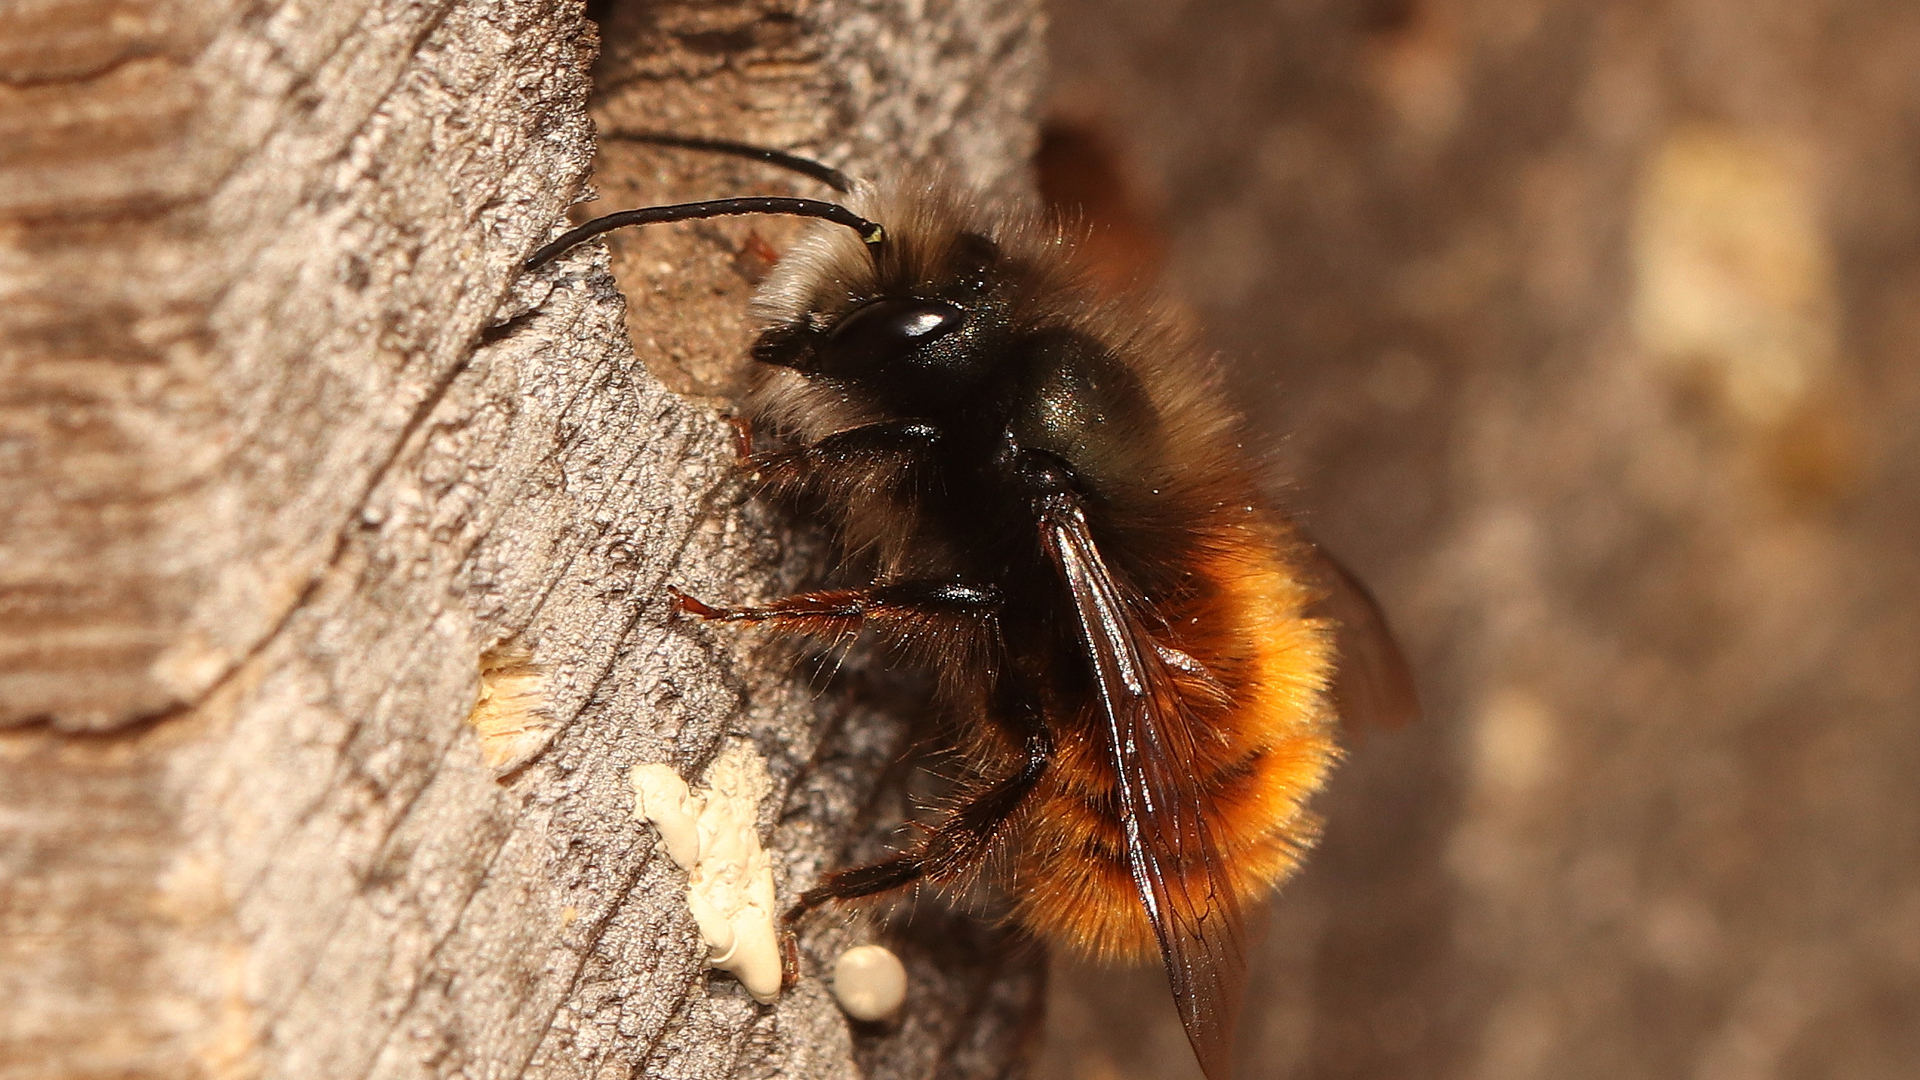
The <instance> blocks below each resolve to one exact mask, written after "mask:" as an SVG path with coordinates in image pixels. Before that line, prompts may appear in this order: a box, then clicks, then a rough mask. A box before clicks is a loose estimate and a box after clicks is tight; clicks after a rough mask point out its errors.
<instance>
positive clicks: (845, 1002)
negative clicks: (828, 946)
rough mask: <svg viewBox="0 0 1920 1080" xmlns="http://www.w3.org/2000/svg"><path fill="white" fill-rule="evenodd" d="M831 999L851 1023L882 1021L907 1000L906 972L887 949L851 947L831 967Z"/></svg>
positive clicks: (898, 959)
mask: <svg viewBox="0 0 1920 1080" xmlns="http://www.w3.org/2000/svg"><path fill="white" fill-rule="evenodd" d="M833 997H834V1000H835V1001H838V1002H839V1003H840V1007H841V1008H842V1009H844V1010H846V1013H847V1015H848V1016H851V1017H853V1018H854V1019H855V1020H865V1021H869V1022H871V1021H875V1020H885V1019H886V1018H887V1017H889V1016H892V1015H893V1014H894V1013H896V1012H898V1011H899V1010H900V1003H901V1002H903V1001H905V1000H906V998H907V969H906V966H905V965H903V964H901V963H900V958H899V957H897V956H895V955H893V951H892V950H891V949H888V948H886V947H885V946H881V945H855V946H854V947H853V948H851V949H848V950H847V951H846V952H843V953H841V954H840V959H839V960H836V961H834V965H833Z"/></svg>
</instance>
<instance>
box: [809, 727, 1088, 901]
mask: <svg viewBox="0 0 1920 1080" xmlns="http://www.w3.org/2000/svg"><path fill="white" fill-rule="evenodd" d="M1011 726H1013V727H1014V728H1015V729H1017V730H1018V731H1019V732H1020V733H1021V734H1022V735H1023V736H1024V739H1025V743H1026V761H1025V762H1024V763H1023V764H1022V765H1021V767H1020V771H1019V772H1016V773H1014V774H1013V775H1012V776H1007V777H1003V778H1001V779H999V780H996V781H995V782H993V783H992V784H990V785H988V786H987V787H986V789H985V790H982V791H980V792H979V793H977V794H975V795H974V796H973V797H972V798H970V799H968V800H967V801H966V802H964V803H962V804H961V805H960V806H959V807H957V808H956V809H955V810H954V811H953V812H952V813H950V814H948V815H947V817H946V819H945V820H943V821H941V822H940V824H938V825H936V826H934V827H933V830H932V831H931V832H930V833H929V834H928V835H927V837H926V839H925V840H923V841H922V842H921V843H920V844H919V846H918V848H917V850H915V851H914V852H912V853H911V854H907V855H899V856H895V857H894V858H891V859H887V860H885V861H883V862H877V863H873V864H871V865H868V866H856V867H854V868H853V869H851V870H842V871H840V872H839V873H836V874H829V875H827V879H826V880H825V881H823V882H821V883H820V884H819V885H817V886H815V887H814V888H811V889H808V890H807V891H806V892H804V893H802V894H800V899H799V900H798V901H797V902H796V903H795V904H794V905H793V907H792V908H791V909H789V910H788V911H787V914H786V921H787V922H789V923H792V922H795V921H796V920H798V919H799V918H800V917H801V916H803V915H805V914H806V913H807V912H809V911H811V910H813V909H814V908H816V907H819V906H820V905H821V904H824V903H826V902H828V901H830V900H858V899H860V898H862V897H866V896H878V895H879V894H881V893H886V892H892V891H893V890H895V889H899V888H902V887H904V886H907V885H911V884H913V883H914V882H916V881H918V880H920V879H921V878H930V879H932V880H934V881H946V880H949V879H951V878H954V877H958V876H959V875H961V874H963V873H965V872H966V871H968V870H970V869H972V868H973V867H974V866H976V865H978V864H979V863H980V861H981V860H982V859H984V858H986V857H987V855H988V853H989V852H991V851H992V850H993V846H994V844H995V842H997V841H998V840H999V839H1000V837H1001V835H1002V834H1003V832H1004V831H1005V827H1006V825H1007V823H1008V822H1010V821H1012V820H1013V816H1014V814H1015V813H1016V812H1017V811H1018V810H1019V809H1020V804H1021V803H1023V802H1025V801H1026V798H1027V796H1028V795H1029V794H1030V793H1031V792H1032V791H1033V789H1034V786H1035V785H1036V784H1038V783H1039V782H1040V777H1041V776H1042V775H1044V774H1045V773H1046V771H1047V764H1048V762H1050V761H1052V760H1053V734H1052V732H1050V731H1049V730H1048V729H1047V726H1046V724H1045V723H1044V722H1043V721H1042V720H1041V719H1040V713H1039V710H1038V709H1035V708H1030V707H1023V708H1021V709H1019V710H1017V711H1016V712H1015V715H1014V718H1013V723H1012V725H1011Z"/></svg>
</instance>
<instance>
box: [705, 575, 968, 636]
mask: <svg viewBox="0 0 1920 1080" xmlns="http://www.w3.org/2000/svg"><path fill="white" fill-rule="evenodd" d="M667 591H668V592H669V593H670V594H671V595H672V596H673V610H674V613H675V614H680V615H692V616H694V617H695V618H700V619H707V620H710V621H713V622H755V623H768V624H771V625H772V626H773V627H774V628H775V629H777V630H781V631H785V632H787V633H794V634H813V635H818V636H824V637H844V636H846V635H849V634H855V633H858V632H859V631H860V630H861V629H863V628H866V627H872V628H873V629H876V630H878V631H880V632H881V633H882V634H883V635H892V636H904V635H906V634H908V633H911V632H926V631H932V630H954V631H959V632H964V633H973V632H975V631H977V630H978V628H979V626H980V624H981V622H982V621H983V620H984V619H987V618H990V617H992V616H993V615H994V614H995V613H997V612H998V611H999V610H1000V604H1001V598H1000V590H998V589H995V588H993V587H991V586H988V587H975V586H971V585H956V584H954V583H953V582H951V581H900V582H894V583H892V584H888V585H876V586H874V587H872V588H870V589H823V590H821V591H819V592H808V593H800V594H799V595H797V596H788V597H783V598H781V599H779V600H775V601H773V602H772V603H769V604H764V605H761V606H759V607H738V608H730V607H716V606H714V605H712V604H707V603H703V602H702V601H699V600H696V599H694V598H693V597H691V596H688V595H687V594H686V593H683V592H681V591H680V590H679V589H673V588H669V589H668V590H667Z"/></svg>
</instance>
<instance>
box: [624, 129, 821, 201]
mask: <svg viewBox="0 0 1920 1080" xmlns="http://www.w3.org/2000/svg"><path fill="white" fill-rule="evenodd" d="M600 138H601V139H603V140H606V141H610V142H637V143H649V144H652V145H654V146H677V147H680V148H682V149H685V150H711V151H712V152H714V153H716V154H732V155H733V156H735V157H743V158H752V159H753V160H755V161H764V162H766V163H767V164H769V165H773V166H776V167H778V168H782V169H785V170H787V171H788V172H797V173H799V174H800V175H802V176H806V177H811V178H813V179H815V180H818V181H820V182H821V183H823V184H825V185H827V186H828V187H830V188H832V189H833V190H835V191H838V192H840V193H841V194H842V195H844V194H846V193H847V192H849V191H852V190H853V180H852V178H850V177H848V176H847V174H846V173H843V172H841V171H840V170H839V169H836V168H834V167H833V166H831V165H827V164H824V163H822V162H818V161H815V160H813V159H812V158H804V157H801V156H800V155H798V154H789V153H787V152H786V151H785V150H769V149H767V148H766V147H764V146H754V145H752V144H750V143H742V142H733V141H732V140H729V139H708V138H702V137H701V136H698V135H665V134H660V133H657V132H651V131H613V132H608V133H607V134H605V135H602V136H600Z"/></svg>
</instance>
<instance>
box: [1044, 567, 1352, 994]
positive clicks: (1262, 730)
mask: <svg viewBox="0 0 1920 1080" xmlns="http://www.w3.org/2000/svg"><path fill="white" fill-rule="evenodd" d="M1279 551H1280V548H1279V545H1278V544H1277V543H1272V544H1262V545H1259V546H1257V547H1245V548H1241V547H1236V548H1233V549H1229V550H1227V551H1225V552H1224V553H1222V554H1219V555H1217V556H1215V557H1213V558H1211V559H1209V560H1208V561H1207V562H1206V563H1205V564H1203V568H1202V570H1201V574H1200V576H1201V577H1202V578H1204V579H1205V582H1206V584H1207V586H1208V587H1206V588H1204V589H1202V590H1199V592H1200V593H1201V595H1199V596H1198V597H1197V598H1196V599H1194V600H1191V601H1189V602H1188V603H1187V604H1185V605H1184V608H1183V609H1173V610H1165V611H1163V612H1162V614H1163V615H1165V616H1167V622H1168V625H1169V626H1171V627H1173V628H1174V633H1175V634H1176V635H1178V640H1176V641H1165V642H1161V644H1163V645H1168V646H1171V647H1174V648H1178V649H1180V650H1182V651H1184V652H1186V653H1188V654H1189V655H1191V656H1193V657H1194V658H1195V659H1196V660H1198V661H1200V663H1201V664H1202V665H1204V666H1205V667H1206V668H1207V670H1208V672H1209V673H1210V674H1211V675H1212V677H1213V679H1214V680H1216V681H1217V683H1218V684H1219V685H1218V688H1217V689H1215V690H1214V691H1213V692H1212V693H1208V692H1206V691H1205V689H1204V688H1202V689H1193V688H1189V690H1188V692H1187V693H1185V695H1184V696H1185V698H1186V701H1187V704H1188V706H1189V714H1190V715H1191V716H1192V717H1193V728H1194V731H1195V735H1196V737H1195V739H1194V740H1193V741H1192V742H1191V743H1190V744H1188V745H1187V749H1186V751H1185V752H1186V753H1188V754H1190V755H1191V760H1186V761H1180V762H1175V763H1174V766H1175V768H1176V770H1177V772H1176V775H1181V776H1190V777H1193V778H1194V779H1193V781H1192V787H1191V789H1190V790H1192V791H1193V792H1194V794H1195V796H1196V798H1197V801H1198V802H1199V804H1200V806H1201V808H1202V812H1203V813H1204V814H1205V816H1206V819H1207V823H1208V826H1209V831H1210V833H1211V835H1212V836H1213V838H1214V841H1215V843H1216V844H1217V846H1218V847H1219V849H1220V852H1221V855H1222V856H1223V857H1222V858H1221V859H1220V860H1219V863H1220V866H1221V871H1220V872H1221V873H1222V875H1223V876H1224V877H1225V878H1226V880H1227V884H1228V885H1229V886H1230V888H1231V890H1232V892H1233V894H1234V895H1235V897H1236V898H1237V899H1238V900H1240V901H1242V902H1243V903H1244V902H1248V901H1252V900H1255V899H1258V898H1259V897H1261V896H1263V895H1265V894H1266V893H1267V892H1268V891H1269V890H1270V889H1271V888H1272V887H1273V886H1275V885H1277V884H1278V883H1279V882H1281V881H1283V880H1284V879H1285V878H1286V877H1287V876H1288V875H1290V874H1291V873H1292V872H1293V870H1294V868H1295V867H1296V866H1298V864H1299V861H1300V858H1301V855H1302V854H1303V853H1304V851H1305V849H1306V848H1307V847H1309V846H1311V845H1312V843H1313V841H1314V839H1315V837H1316V835H1317V832H1318V826H1317V821H1316V819H1315V818H1314V816H1313V815H1312V814H1311V812H1309V811H1308V809H1307V806H1306V803H1307V800H1308V798H1309V797H1310V796H1312V794H1313V793H1314V792H1316V791H1318V790H1319V789H1320V787H1321V786H1322V784H1323V783H1324V781H1325V778H1326V774H1327V772H1328V770H1329V769H1330V768H1331V766H1332V764H1333V761H1334V760H1335V758H1336V757H1337V756H1338V750H1337V749H1336V748H1335V746H1334V741H1333V730H1332V729H1333V723H1332V719H1333V718H1332V716H1331V712H1330V709H1329V706H1328V705H1327V700H1326V687H1327V684H1328V681H1329V679H1330V678H1331V675H1332V669H1333V661H1334V656H1333V646H1332V636H1331V634H1330V632H1329V630H1328V628H1327V627H1326V626H1325V625H1324V624H1323V623H1322V622H1321V621H1320V620H1317V619H1314V618H1311V617H1309V616H1308V615H1307V614H1306V610H1307V607H1308V605H1309V604H1310V603H1311V601H1312V600H1313V593H1312V592H1311V591H1310V590H1309V589H1308V587H1307V586H1305V585H1304V584H1302V582H1301V581H1300V579H1299V578H1298V576H1297V575H1295V574H1293V573H1292V572H1291V571H1290V568H1289V567H1287V566H1286V564H1285V563H1284V562H1282V561H1281V557H1280V555H1279ZM1222 690H1223V691H1224V694H1222V693H1220V691H1222ZM1060 728H1061V733H1060V734H1059V735H1057V736H1056V740H1057V742H1058V744H1059V745H1058V746H1057V747H1056V752H1055V757H1054V759H1053V762H1052V764H1051V765H1050V767H1049V769H1048V772H1047V774H1046V776H1045V777H1044V778H1043V779H1042V781H1041V784H1040V786H1039V788H1038V789H1037V790H1036V791H1035V794H1034V797H1033V803H1032V805H1031V807H1030V810H1029V813H1030V816H1029V817H1028V818H1027V824H1026V828H1025V830H1024V831H1023V835H1022V840H1021V842H1020V845H1019V848H1018V851H1017V854H1016V857H1015V862H1014V875H1015V879H1016V881H1015V884H1016V888H1015V890H1014V893H1015V895H1016V896H1017V897H1018V898H1019V899H1018V901H1017V906H1016V911H1015V918H1016V920H1017V921H1018V922H1020V923H1021V924H1022V925H1023V926H1025V927H1026V928H1027V929H1029V930H1031V931H1032V932H1034V933H1035V934H1037V935H1039V936H1040V937H1042V938H1045V939H1047V940H1049V941H1053V942H1056V943H1060V944H1064V945H1068V946H1070V947H1073V948H1075V949H1077V950H1080V951H1083V952H1087V953H1091V954H1094V955H1098V956H1102V957H1110V958H1133V957H1140V956H1143V955H1147V954H1150V953H1152V952H1154V951H1155V949H1156V943H1155V938H1154V934H1153V927H1152V926H1151V924H1150V923H1149V922H1148V920H1147V915H1146V909H1145V907H1144V906H1143V905H1142V903H1141V900H1140V896H1139V893H1138V891H1137V890H1136V888H1135V886H1134V882H1133V879H1132V876H1131V873H1130V871H1129V868H1128V865H1127V862H1126V857H1125V849H1124V847H1123V846H1122V844H1123V841H1122V837H1123V835H1124V834H1123V832H1122V827H1123V823H1122V822H1121V821H1120V820H1119V804H1120V803H1119V798H1118V792H1117V790H1116V788H1115V779H1114V772H1113V767H1112V765H1111V764H1110V763H1109V758H1110V754H1109V751H1108V749H1107V746H1106V741H1105V734H1104V722H1103V721H1102V720H1101V719H1100V718H1099V715H1098V713H1097V710H1096V709H1095V707H1094V706H1093V704H1092V703H1091V702H1089V703H1088V704H1087V708H1086V709H1085V710H1084V712H1083V714H1082V716H1081V717H1080V718H1079V722H1076V723H1071V724H1064V725H1060ZM1196 884H1197V883H1196Z"/></svg>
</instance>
